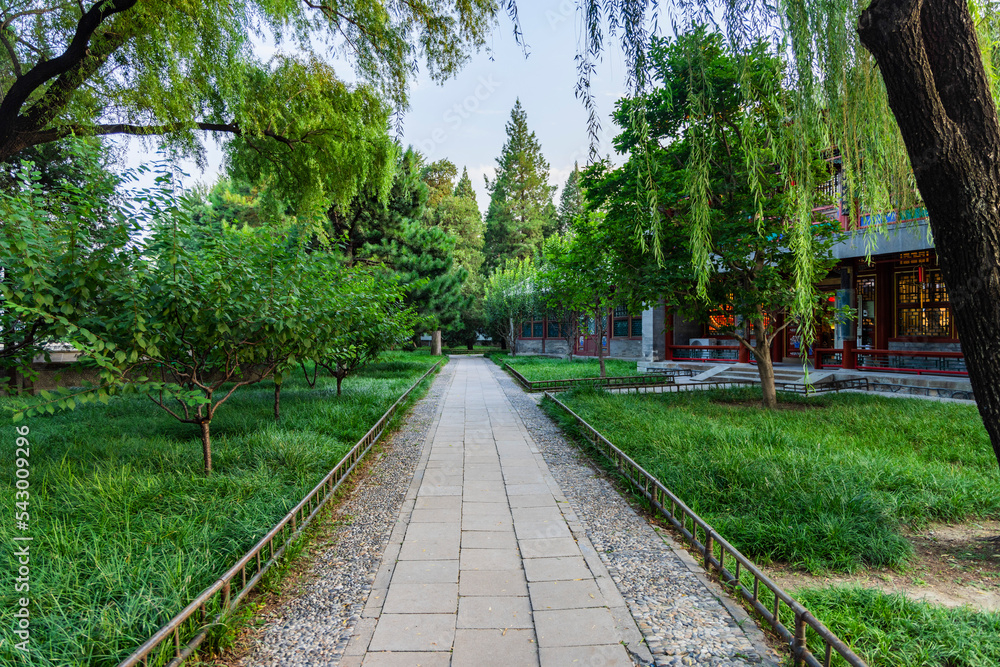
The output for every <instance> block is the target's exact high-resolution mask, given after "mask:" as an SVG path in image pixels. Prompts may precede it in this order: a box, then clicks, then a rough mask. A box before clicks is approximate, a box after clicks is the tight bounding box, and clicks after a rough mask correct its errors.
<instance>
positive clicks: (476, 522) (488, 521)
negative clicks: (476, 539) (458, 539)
mask: <svg viewBox="0 0 1000 667" xmlns="http://www.w3.org/2000/svg"><path fill="white" fill-rule="evenodd" d="M513 529H514V523H513V522H512V521H511V519H510V516H504V515H503V514H466V515H464V516H463V517H462V530H488V531H494V532H496V531H504V530H505V531H512V530H513Z"/></svg>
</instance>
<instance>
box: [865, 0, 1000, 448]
mask: <svg viewBox="0 0 1000 667" xmlns="http://www.w3.org/2000/svg"><path fill="white" fill-rule="evenodd" d="M858 33H859V36H860V38H861V43H862V44H864V46H865V47H866V48H867V49H868V50H869V51H871V53H872V55H873V56H874V57H875V60H876V62H877V63H878V67H879V70H880V71H881V73H882V78H883V80H884V81H885V86H886V91H887V93H888V100H889V106H890V107H891V108H892V112H893V114H894V115H895V117H896V121H897V123H898V124H899V129H900V132H901V133H902V137H903V141H904V142H905V144H906V150H907V152H908V153H909V156H910V163H911V164H912V166H913V174H914V177H915V178H916V181H917V187H918V188H919V189H920V195H921V197H922V198H923V200H924V204H925V206H926V207H927V212H928V217H929V219H930V225H931V230H932V231H933V233H934V245H935V248H936V250H937V255H938V259H939V262H940V265H941V271H942V273H943V274H944V279H945V284H946V285H947V286H948V294H949V298H950V300H951V306H952V308H953V309H954V311H955V322H956V325H957V327H958V333H959V336H960V338H961V341H962V351H963V352H964V353H965V359H966V364H967V365H968V368H969V379H970V380H971V382H972V388H973V390H974V392H975V395H976V403H977V404H978V406H979V414H980V416H981V417H982V419H983V424H985V426H986V431H987V433H989V436H990V440H991V442H992V443H993V451H994V453H995V454H996V456H997V461H998V462H1000V123H998V121H997V109H996V104H995V102H994V100H993V96H992V95H991V91H990V86H989V82H988V80H987V77H986V71H985V69H984V67H983V61H982V55H981V52H980V50H979V42H978V39H977V36H976V28H975V25H974V23H973V21H972V17H971V16H970V14H969V9H968V5H967V4H966V2H965V0H872V3H871V5H870V7H869V8H868V9H867V10H865V11H864V12H863V13H862V14H861V18H860V21H859V23H858Z"/></svg>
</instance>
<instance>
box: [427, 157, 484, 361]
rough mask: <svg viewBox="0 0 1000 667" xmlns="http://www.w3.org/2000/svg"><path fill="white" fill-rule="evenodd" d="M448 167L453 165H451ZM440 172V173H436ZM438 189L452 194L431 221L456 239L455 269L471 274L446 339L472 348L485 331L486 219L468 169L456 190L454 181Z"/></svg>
mask: <svg viewBox="0 0 1000 667" xmlns="http://www.w3.org/2000/svg"><path fill="white" fill-rule="evenodd" d="M435 164H438V163H435ZM448 164H449V165H451V163H450V162H448ZM440 171H441V170H436V171H435V173H438V172H440ZM456 171H457V170H456V169H455V167H454V165H452V166H451V173H452V174H453V175H454V174H455V173H456ZM427 175H428V172H427V170H425V172H424V180H425V182H427ZM428 185H430V183H428ZM438 190H439V191H444V190H447V191H448V192H450V193H451V194H448V195H446V196H444V197H443V198H442V199H441V200H440V202H439V203H438V205H437V207H436V208H435V209H434V210H433V211H432V213H431V215H430V216H429V219H430V220H431V222H432V224H433V225H434V226H436V227H439V228H441V229H442V230H444V231H446V232H447V233H449V234H450V235H451V236H453V237H454V239H455V252H454V261H455V268H454V269H453V270H454V271H456V272H458V271H464V272H465V273H466V274H467V278H466V279H465V282H464V283H462V289H461V293H462V296H463V297H464V303H463V304H462V305H461V308H460V311H459V315H458V318H457V320H456V321H455V322H454V323H453V324H452V325H451V326H450V327H448V329H447V330H446V331H445V338H446V340H447V341H448V342H449V343H450V344H458V343H466V344H468V345H470V346H471V345H472V343H474V342H475V340H476V335H477V334H478V333H479V331H480V330H482V329H483V315H482V295H483V280H482V277H481V276H480V275H479V271H480V269H481V268H482V265H483V218H482V215H481V214H480V213H479V205H478V204H477V203H476V193H475V191H473V189H472V181H471V180H470V179H469V172H468V170H467V169H465V170H463V172H462V178H461V179H460V180H459V182H458V185H457V186H455V187H454V189H453V188H452V183H451V180H441V181H440V182H439V183H438ZM432 197H433V193H432Z"/></svg>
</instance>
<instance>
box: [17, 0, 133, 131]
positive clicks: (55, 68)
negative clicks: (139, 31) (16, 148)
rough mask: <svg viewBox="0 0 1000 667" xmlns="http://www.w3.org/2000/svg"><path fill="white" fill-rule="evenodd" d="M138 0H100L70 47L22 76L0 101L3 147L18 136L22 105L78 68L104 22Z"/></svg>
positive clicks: (82, 24)
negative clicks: (59, 78)
mask: <svg viewBox="0 0 1000 667" xmlns="http://www.w3.org/2000/svg"><path fill="white" fill-rule="evenodd" d="M137 1H138V0H97V2H95V3H94V4H93V5H92V6H91V8H90V9H89V10H88V11H87V12H86V13H85V14H84V15H83V16H82V17H80V21H79V23H78V24H77V27H76V33H75V34H74V35H73V39H72V40H71V41H70V43H69V46H67V47H66V50H65V51H63V53H62V54H61V55H59V56H57V57H56V58H53V59H52V60H42V61H40V62H38V63H37V64H36V65H35V66H34V67H32V68H31V69H30V70H28V72H26V73H25V74H24V75H23V76H21V77H19V78H18V79H17V80H16V81H14V83H13V85H11V87H10V89H9V90H8V91H7V92H6V94H5V95H4V98H3V102H0V146H5V145H7V144H8V143H9V142H10V141H11V139H12V138H13V137H14V134H15V131H16V124H17V121H18V119H19V115H20V113H21V108H22V107H23V106H24V103H25V102H27V101H28V99H29V98H30V97H31V95H32V94H34V93H35V91H36V90H38V89H39V88H41V87H42V86H43V85H45V83H46V82H48V81H51V80H52V79H55V78H56V77H59V76H61V75H63V74H66V73H67V72H70V71H72V70H73V69H75V68H76V67H78V66H79V65H80V64H81V63H82V62H83V61H84V59H85V58H87V57H88V55H89V50H88V44H89V43H90V39H91V37H93V35H94V33H95V32H96V31H97V29H98V28H99V27H100V25H101V24H102V23H103V22H104V21H105V20H106V19H107V18H109V17H111V16H113V15H115V14H118V13H120V12H124V11H126V10H128V9H131V8H132V7H133V6H135V4H136V2H137Z"/></svg>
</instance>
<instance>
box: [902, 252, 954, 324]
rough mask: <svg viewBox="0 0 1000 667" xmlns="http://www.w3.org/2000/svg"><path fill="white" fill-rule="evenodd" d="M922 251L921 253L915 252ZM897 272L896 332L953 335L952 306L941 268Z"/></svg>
mask: <svg viewBox="0 0 1000 667" xmlns="http://www.w3.org/2000/svg"><path fill="white" fill-rule="evenodd" d="M912 254H918V253H912ZM920 277H921V276H920V274H919V273H918V272H917V271H913V272H906V273H898V274H896V318H897V319H896V335H897V336H929V337H934V338H951V337H952V331H951V329H952V327H951V308H950V307H949V303H948V289H947V288H946V287H945V284H944V278H943V276H942V275H941V271H939V270H937V269H927V270H925V271H923V278H924V280H923V281H922V282H921V280H920Z"/></svg>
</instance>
